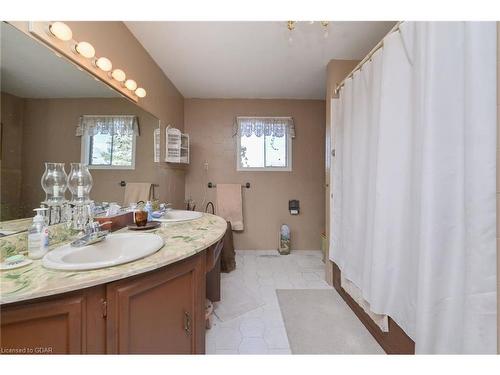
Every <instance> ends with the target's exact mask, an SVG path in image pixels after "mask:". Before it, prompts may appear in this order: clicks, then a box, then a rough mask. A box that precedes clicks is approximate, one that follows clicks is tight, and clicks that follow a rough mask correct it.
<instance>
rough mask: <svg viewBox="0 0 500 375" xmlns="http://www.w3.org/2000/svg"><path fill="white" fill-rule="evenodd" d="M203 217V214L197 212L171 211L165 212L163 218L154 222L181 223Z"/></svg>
mask: <svg viewBox="0 0 500 375" xmlns="http://www.w3.org/2000/svg"><path fill="white" fill-rule="evenodd" d="M202 216H203V214H202V213H201V212H197V211H185V210H170V211H167V212H165V213H164V214H163V216H162V217H160V218H158V219H153V220H155V221H161V222H162V223H176V222H180V221H190V220H196V219H199V218H200V217H202Z"/></svg>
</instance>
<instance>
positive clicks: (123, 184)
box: [119, 181, 160, 187]
mask: <svg viewBox="0 0 500 375" xmlns="http://www.w3.org/2000/svg"><path fill="white" fill-rule="evenodd" d="M119 184H120V186H121V187H124V186H126V185H127V183H126V182H125V181H120V182H119ZM151 186H153V187H158V186H160V185H158V184H151Z"/></svg>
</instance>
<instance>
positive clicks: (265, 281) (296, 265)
mask: <svg viewBox="0 0 500 375" xmlns="http://www.w3.org/2000/svg"><path fill="white" fill-rule="evenodd" d="M324 279H325V265H324V263H323V262H322V261H321V252H320V251H305V250H298V251H292V253H291V254H290V255H286V256H280V255H279V253H278V252H277V251H275V250H270V251H258V250H255V251H254V250H244V251H243V250H239V251H238V250H237V251H236V270H234V271H233V272H231V273H229V274H224V273H223V274H222V277H221V294H222V300H221V302H219V303H217V304H216V305H215V310H216V314H217V309H218V308H220V307H221V306H220V305H221V304H224V293H225V291H226V293H227V291H228V290H229V288H232V289H233V290H234V288H235V287H236V288H241V289H240V290H242V291H244V292H245V293H242V295H246V296H248V295H252V296H253V297H254V298H255V301H256V303H257V304H256V305H254V306H253V307H254V308H253V309H252V310H249V311H247V312H244V313H243V314H241V315H239V316H237V317H234V318H232V319H226V320H224V321H222V320H221V319H219V318H218V317H217V316H214V317H213V318H212V328H211V329H209V330H208V331H207V335H206V353H207V354H291V352H290V345H289V343H288V338H287V334H286V330H285V325H284V323H283V318H282V316H281V311H280V307H279V304H278V299H277V297H276V292H275V291H276V289H323V288H328V289H330V288H331V287H330V286H329V285H328V284H327V283H326V282H325V281H324ZM232 296H233V297H232V298H233V299H232V300H231V303H235V301H234V294H233V295H232ZM237 302H238V301H236V303H237ZM242 302H244V301H242ZM240 306H245V305H244V303H242V304H240ZM225 307H228V306H225ZM229 307H230V306H229Z"/></svg>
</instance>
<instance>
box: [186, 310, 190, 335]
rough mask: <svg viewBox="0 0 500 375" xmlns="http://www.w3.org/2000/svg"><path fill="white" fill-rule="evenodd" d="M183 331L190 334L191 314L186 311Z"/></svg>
mask: <svg viewBox="0 0 500 375" xmlns="http://www.w3.org/2000/svg"><path fill="white" fill-rule="evenodd" d="M184 332H186V335H187V336H190V335H191V314H189V312H187V311H184Z"/></svg>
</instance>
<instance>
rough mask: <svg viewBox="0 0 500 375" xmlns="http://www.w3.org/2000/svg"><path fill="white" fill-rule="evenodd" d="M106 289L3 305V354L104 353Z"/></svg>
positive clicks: (0, 335) (100, 287) (98, 287)
mask: <svg viewBox="0 0 500 375" xmlns="http://www.w3.org/2000/svg"><path fill="white" fill-rule="evenodd" d="M104 298H105V288H104V286H97V287H93V288H89V289H83V290H79V291H76V292H71V293H65V294H64V295H57V296H53V297H47V298H43V299H36V300H33V301H29V302H22V303H17V304H13V305H7V306H5V307H4V306H1V307H0V309H1V310H0V311H1V331H0V349H1V353H2V354H94V353H102V352H103V351H104V350H105V336H104V332H105V320H104V313H103V310H102V306H103V301H104Z"/></svg>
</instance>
